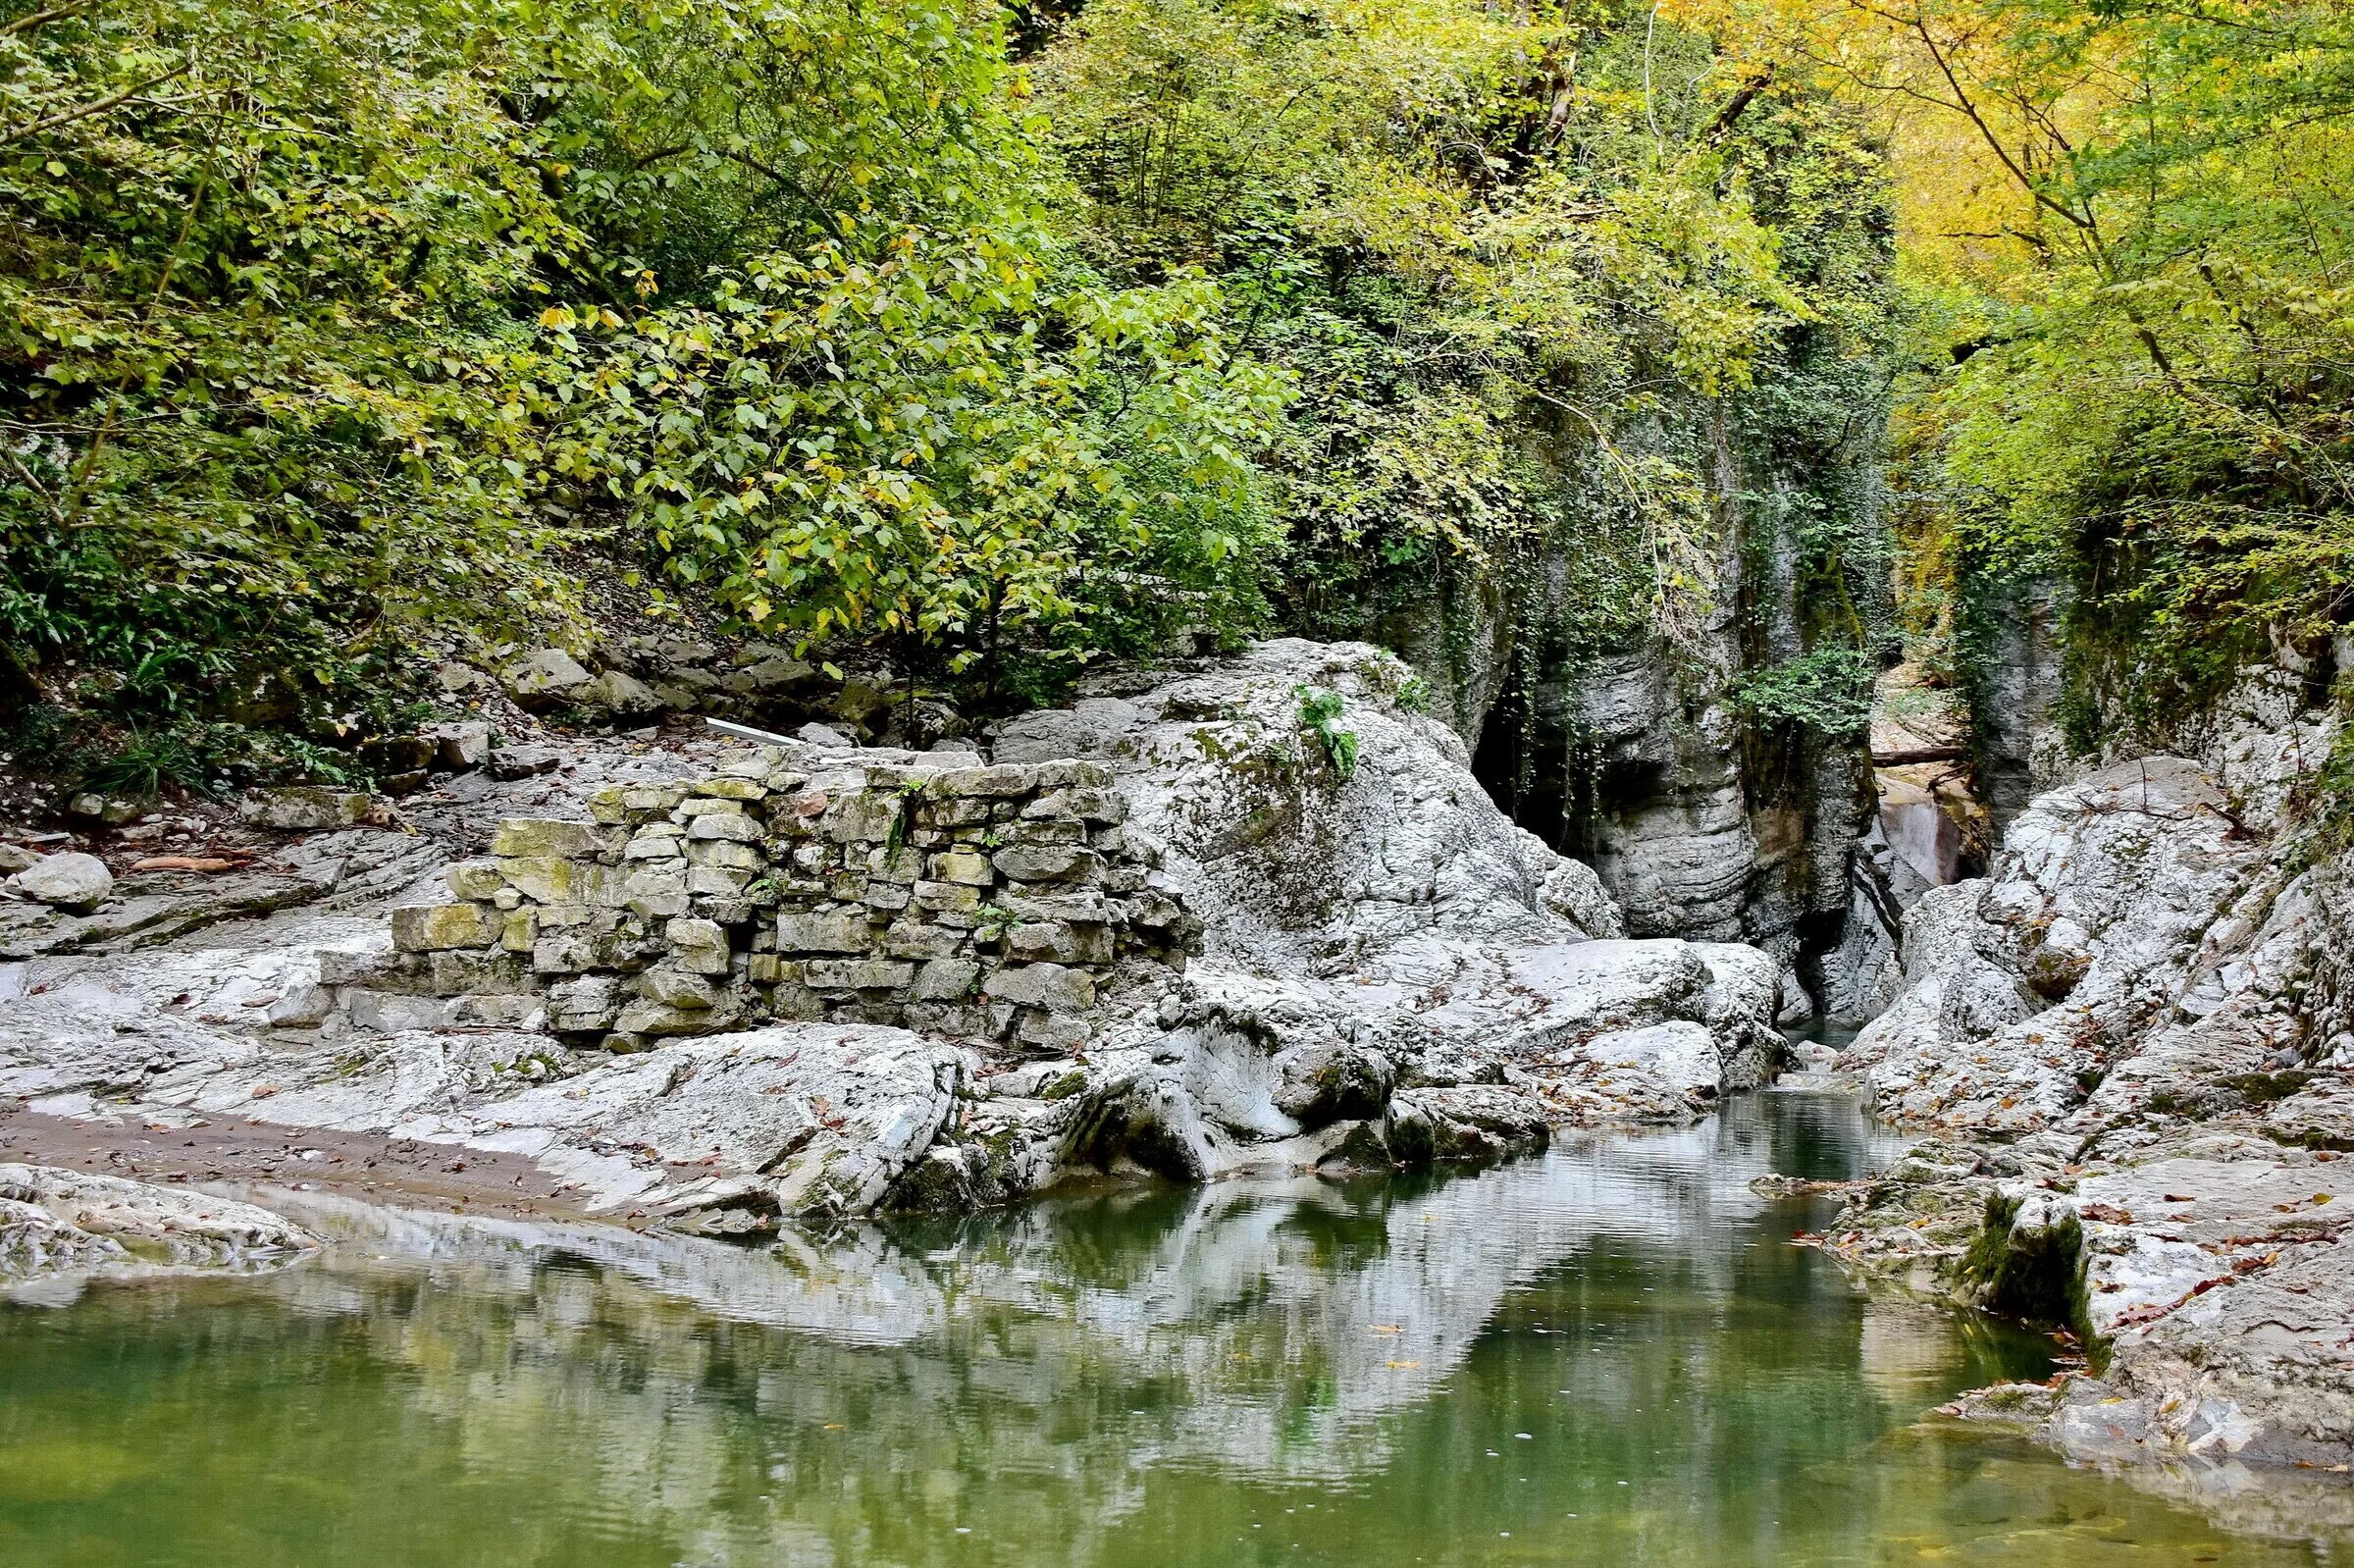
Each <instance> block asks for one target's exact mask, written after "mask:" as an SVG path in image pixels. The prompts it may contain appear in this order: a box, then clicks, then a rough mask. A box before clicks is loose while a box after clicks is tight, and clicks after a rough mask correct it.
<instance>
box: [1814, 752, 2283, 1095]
mask: <svg viewBox="0 0 2354 1568" xmlns="http://www.w3.org/2000/svg"><path fill="white" fill-rule="evenodd" d="M2284 880H2285V878H2281V877H2279V876H2278V875H2277V868H2276V867H2275V866H2274V865H2273V863H2272V857H2271V856H2270V855H2269V853H2268V851H2267V847H2266V846H2265V845H2264V843H2263V842H2262V841H2261V840H2258V839H2257V838H2255V837H2254V836H2253V835H2251V834H2249V833H2247V832H2246V831H2244V830H2243V829H2242V828H2240V827H2239V826H2238V825H2237V823H2236V821H2235V819H2234V816H2233V814H2232V812H2231V810H2230V807H2229V802H2228V800H2227V798H2226V797H2225V795H2224V794H2223V790H2222V789H2221V787H2220V786H2219V785H2218V784H2217V783H2216V781H2215V780H2214V779H2213V778H2211V777H2210V776H2209V775H2208V774H2207V773H2206V772H2204V771H2203V770H2202V769H2201V768H2200V767H2199V766H2198V765H2197V764H2196V763H2193V762H2189V761H2185V760H2183V759H2181V758H2146V759H2143V760H2140V761H2134V762H2124V763H2119V764H2116V765H2114V766H2111V767H2108V768H2105V769H2103V770H2101V771H2100V772H2097V773H2095V774H2093V775H2091V776H2090V777H2088V778H2085V779H2083V780H2081V781H2079V782H2077V783H2074V784H2070V785H2067V786H2065V787H2063V788H2061V789H2058V790H2054V791H2052V792H2051V793H2050V794H2047V795H2043V796H2039V797H2037V798H2036V800H2035V801H2034V802H2033V803H2032V804H2031V805H2030V806H2029V807H2028V808H2027V809H2026V810H2024V811H2022V812H2021V813H2020V814H2019V816H2018V817H2017V819H2016V820H2015V821H2014V822H2013V823H2012V826H2011V831H2010V836H2009V838H2008V840H2007V842H2006V847H2005V849H2004V851H2003V853H2002V855H2001V856H2000V857H1999V859H1998V861H1997V862H1996V864H1995V866H1994V869H1993V872H1992V874H1991V875H1990V876H1988V877H1985V878H1980V879H1974V880H1971V881H1966V882H1958V883H1955V884H1953V885H1952V886H1949V887H1942V888H1934V889H1931V890H1930V891H1929V892H1927V893H1925V894H1924V895H1923V896H1922V897H1921V900H1920V902H1919V903H1917V904H1916V905H1914V906H1913V908H1912V909H1911V911H1909V913H1908V915H1907V916H1906V934H1905V944H1904V953H1905V988H1904V990H1903V991H1902V992H1901V993H1900V994H1899V995H1898V997H1897V998H1896V1000H1895V1002H1894V1003H1893V1004H1892V1005H1891V1006H1890V1008H1889V1010H1888V1011H1887V1012H1886V1013H1884V1014H1882V1015H1881V1016H1880V1018H1878V1019H1875V1020H1874V1021H1873V1022H1872V1023H1871V1024H1870V1025H1869V1026H1868V1027H1866V1028H1865V1029H1864V1030H1863V1032H1862V1033H1861V1034H1860V1035H1859V1036H1858V1037H1857V1040H1856V1042H1855V1044H1854V1045H1853V1046H1852V1047H1851V1048H1850V1050H1849V1051H1848V1053H1847V1055H1846V1057H1845V1059H1844V1060H1845V1065H1846V1066H1848V1067H1849V1068H1850V1069H1851V1070H1855V1071H1861V1072H1862V1073H1864V1074H1865V1075H1866V1078H1867V1081H1868V1082H1869V1084H1870V1086H1871V1090H1872V1094H1873V1098H1874V1100H1875V1102H1876V1103H1877V1104H1878V1106H1879V1107H1880V1109H1881V1111H1882V1112H1883V1113H1884V1114H1886V1115H1889V1116H1892V1117H1894V1118H1896V1119H1897V1120H1900V1121H1903V1122H1906V1123H1908V1124H1915V1125H1947V1126H1968V1127H1989V1128H2002V1129H2005V1130H2010V1131H2027V1130H2033V1129H2035V1128H2038V1127H2042V1126H2046V1125H2049V1124H2052V1123H2054V1122H2056V1121H2058V1120H2060V1119H2061V1118H2064V1117H2066V1115H2067V1114H2068V1113H2069V1112H2070V1111H2071V1110H2072V1109H2073V1108H2074V1107H2075V1106H2077V1105H2078V1104H2080V1103H2081V1102H2082V1101H2083V1099H2084V1097H2085V1095H2086V1094H2087V1092H2088V1091H2089V1090H2090V1088H2091V1087H2092V1085H2093V1084H2094V1083H2095V1082H2096V1081H2098V1080H2099V1078H2100V1077H2101V1076H2102V1075H2103V1074H2105V1073H2106V1072H2108V1071H2110V1070H2111V1069H2112V1068H2113V1067H2114V1066H2116V1065H2117V1064H2119V1062H2121V1061H2123V1060H2125V1059H2128V1058H2130V1057H2131V1056H2133V1055H2135V1054H2137V1049H2138V1047H2139V1045H2140V1044H2142V1043H2145V1037H2146V1036H2148V1035H2149V1032H2150V1025H2151V1024H2153V1023H2154V1022H2160V1021H2163V1020H2164V1019H2167V1018H2168V1017H2170V1016H2174V1017H2180V1016H2184V1015H2186V1014H2189V1013H2194V1012H2195V1013H2207V1012H2213V1011H2215V1010H2216V1009H2217V1008H2219V1007H2221V1006H2223V1003H2224V1002H2225V1001H2226V1000H2228V999H2229V998H2230V997H2231V996H2232V995H2234V994H2236V993H2238V992H2240V991H2244V990H2245V989H2246V988H2247V987H2248V985H2249V984H2251V983H2252V982H2254V981H2255V980H2256V979H2257V978H2258V977H2259V976H2258V974H2257V973H2256V972H2255V971H2254V970H2251V969H2248V968H2247V967H2245V966H2242V967H2240V968H2238V969H2233V968H2232V967H2230V966H2229V965H2228V964H2226V963H2222V962H2215V961H2217V960H2220V958H2221V953H2222V949H2223V947H2224V946H2227V945H2231V944H2233V943H2234V941H2235V939H2241V940H2244V939H2245V938H2246V937H2247V936H2248V935H2249V934H2251V933H2252V931H2253V929H2254V926H2255V924H2257V923H2260V922H2261V920H2262V919H2263V918H2264V916H2265V914H2266V913H2267V912H2270V911H2271V910H2272V908H2273V906H2274V905H2275V903H2276V901H2277V899H2278V897H2279V894H2280V891H2281V887H2280V884H2281V882H2282V881H2284Z"/></svg>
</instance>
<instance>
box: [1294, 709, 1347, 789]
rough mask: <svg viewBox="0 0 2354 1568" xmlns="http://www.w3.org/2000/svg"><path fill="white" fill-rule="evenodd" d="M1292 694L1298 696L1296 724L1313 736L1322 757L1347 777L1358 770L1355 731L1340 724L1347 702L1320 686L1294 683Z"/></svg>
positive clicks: (1342, 775)
mask: <svg viewBox="0 0 2354 1568" xmlns="http://www.w3.org/2000/svg"><path fill="white" fill-rule="evenodd" d="M1291 695H1292V696H1293V697H1295V698H1297V699H1298V700H1299V727H1300V728H1301V729H1303V730H1306V731H1307V732H1308V733H1309V734H1310V735H1313V736H1314V737H1315V738H1316V744H1317V745H1318V746H1319V747H1321V748H1323V750H1324V756H1325V760H1326V761H1328V762H1330V763H1332V764H1333V771H1334V773H1336V774H1338V775H1339V776H1340V778H1341V779H1342V780H1343V781H1346V780H1347V779H1348V778H1349V777H1351V776H1352V775H1353V774H1355V772H1356V771H1357V732H1356V731H1355V730H1351V729H1342V728H1341V727H1340V720H1341V719H1342V717H1343V716H1345V710H1346V708H1347V706H1348V705H1347V704H1346V702H1345V701H1343V699H1342V698H1341V696H1340V694H1339V693H1338V692H1331V691H1327V690H1325V689H1324V688H1323V687H1321V686H1295V687H1293V688H1292V689H1291Z"/></svg>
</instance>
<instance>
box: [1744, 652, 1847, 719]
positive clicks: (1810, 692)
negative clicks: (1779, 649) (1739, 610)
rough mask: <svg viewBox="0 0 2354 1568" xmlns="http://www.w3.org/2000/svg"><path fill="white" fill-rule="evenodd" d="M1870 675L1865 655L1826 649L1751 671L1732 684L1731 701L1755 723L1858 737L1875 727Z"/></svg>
mask: <svg viewBox="0 0 2354 1568" xmlns="http://www.w3.org/2000/svg"><path fill="white" fill-rule="evenodd" d="M1872 675H1873V666H1872V662H1871V660H1870V659H1869V658H1868V657H1867V656H1866V655H1865V654H1864V653H1863V652H1862V650H1860V649H1857V648H1850V647H1844V646H1841V645H1838V644H1826V645H1824V646H1822V647H1820V648H1816V649H1813V650H1811V651H1810V652H1807V653H1802V654H1800V655H1798V656H1797V657H1796V658H1789V659H1784V660H1783V661H1782V662H1780V663H1778V664H1768V665H1765V666H1763V667H1762V668H1759V669H1754V670H1752V671H1750V672H1748V673H1747V674H1746V675H1744V676H1743V677H1742V678H1741V679H1740V680H1738V681H1736V682H1735V683H1734V685H1733V688H1732V698H1733V702H1734V704H1735V706H1738V707H1740V708H1741V709H1742V711H1744V712H1745V713H1748V714H1749V715H1750V716H1751V717H1752V718H1756V719H1762V720H1767V721H1783V722H1788V723H1793V724H1799V725H1803V726H1805V728H1807V729H1811V730H1815V731H1817V732H1819V733H1821V734H1825V735H1835V736H1855V735H1859V734H1860V733H1861V732H1862V731H1863V729H1864V727H1865V726H1866V725H1867V724H1869V723H1870V722H1871V712H1872Z"/></svg>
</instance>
